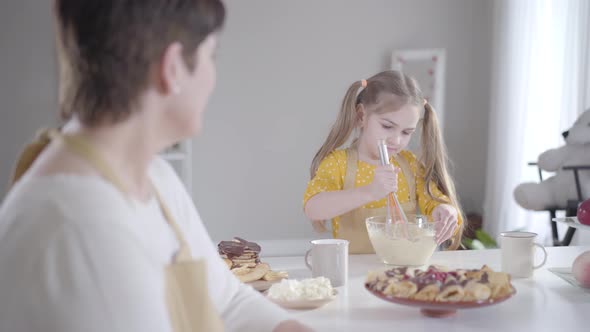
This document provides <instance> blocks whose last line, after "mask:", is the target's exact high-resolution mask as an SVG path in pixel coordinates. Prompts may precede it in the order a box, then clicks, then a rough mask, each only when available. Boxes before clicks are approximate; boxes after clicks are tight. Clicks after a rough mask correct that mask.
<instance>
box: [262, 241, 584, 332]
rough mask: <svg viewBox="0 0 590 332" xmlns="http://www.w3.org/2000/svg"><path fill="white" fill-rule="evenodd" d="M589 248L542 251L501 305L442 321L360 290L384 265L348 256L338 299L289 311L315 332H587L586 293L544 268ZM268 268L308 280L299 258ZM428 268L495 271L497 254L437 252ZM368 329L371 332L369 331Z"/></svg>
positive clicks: (276, 260)
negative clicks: (538, 263)
mask: <svg viewBox="0 0 590 332" xmlns="http://www.w3.org/2000/svg"><path fill="white" fill-rule="evenodd" d="M587 250H590V247H588V246H585V247H550V248H547V252H548V258H547V263H546V265H545V266H544V267H542V268H541V269H539V270H537V271H535V274H534V276H533V277H531V278H528V279H513V281H512V284H513V285H514V287H515V288H516V290H517V293H516V295H514V297H512V298H510V299H508V300H507V301H505V302H503V303H499V304H496V305H493V306H489V307H485V308H476V309H463V310H459V311H458V312H457V314H456V315H454V316H452V317H447V318H430V317H425V316H423V315H422V314H421V313H420V310H419V309H418V308H414V307H406V306H402V305H398V304H394V303H389V302H386V301H383V300H381V299H379V298H377V297H375V296H373V295H372V294H370V293H369V292H368V291H367V290H366V289H365V288H364V281H365V277H366V274H367V271H369V270H377V269H383V268H384V267H385V265H384V264H382V263H381V262H380V261H379V260H378V258H377V257H376V256H375V255H352V256H350V259H349V279H348V284H347V285H346V286H344V287H339V288H338V291H339V294H338V296H337V298H336V299H335V300H334V301H332V302H330V303H328V304H327V305H325V306H324V307H321V308H319V309H315V310H309V311H292V313H293V314H294V315H295V317H296V318H298V319H300V320H301V321H303V322H304V323H306V324H308V325H310V326H312V327H314V328H315V329H316V330H317V331H366V332H369V331H379V330H380V331H403V332H409V331H429V332H444V331H501V332H505V331H535V332H537V331H564V332H573V331H590V291H588V290H584V289H581V288H579V287H574V286H573V285H571V284H569V283H567V282H566V281H564V280H563V279H561V278H559V277H558V276H556V275H554V274H553V273H552V272H550V271H549V270H548V269H549V268H553V267H560V268H561V267H571V265H572V263H573V261H574V259H575V258H576V257H577V256H578V255H579V254H581V253H582V252H584V251H587ZM263 260H264V261H265V262H267V263H269V264H270V266H271V268H272V269H273V270H286V271H288V272H289V275H290V278H292V279H301V278H308V277H311V272H310V271H309V270H307V268H306V267H305V264H304V261H303V257H268V258H264V259H263ZM430 263H431V264H440V265H445V266H449V267H451V268H480V267H481V266H482V265H483V264H487V265H488V266H490V267H491V268H492V269H494V270H498V271H499V270H500V251H499V250H468V251H453V252H436V253H435V254H434V256H433V257H432V259H431V261H430ZM368 329H370V330H368Z"/></svg>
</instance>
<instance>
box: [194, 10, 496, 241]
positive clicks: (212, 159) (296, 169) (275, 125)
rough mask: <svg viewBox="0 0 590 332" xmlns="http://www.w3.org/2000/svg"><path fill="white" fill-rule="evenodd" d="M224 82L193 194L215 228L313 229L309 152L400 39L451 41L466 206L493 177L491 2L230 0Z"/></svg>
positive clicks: (454, 120)
mask: <svg viewBox="0 0 590 332" xmlns="http://www.w3.org/2000/svg"><path fill="white" fill-rule="evenodd" d="M226 3H227V5H228V8H229V20H228V24H227V26H226V28H225V30H224V32H223V35H222V37H221V45H220V50H219V56H218V71H219V73H218V74H219V77H218V79H219V81H218V86H217V90H216V93H215V95H214V97H213V99H212V101H211V103H210V107H209V108H208V111H207V112H208V113H206V116H205V119H206V123H205V130H204V133H203V134H202V135H201V136H200V137H199V138H198V139H197V140H196V144H195V159H194V161H195V164H196V165H195V175H194V186H193V187H194V194H195V200H196V203H197V207H198V208H199V210H200V212H201V214H202V217H203V219H204V221H205V223H206V224H207V227H208V228H209V230H210V232H211V235H212V237H213V238H214V239H228V238H231V237H232V236H234V235H238V236H243V237H246V238H250V239H272V238H276V239H286V238H298V237H311V236H313V233H312V230H311V227H310V226H309V224H308V222H307V220H306V219H305V217H304V215H303V212H302V197H303V192H304V190H305V187H306V184H307V181H308V168H309V164H310V162H311V159H312V157H313V155H314V154H315V152H316V151H317V149H318V148H319V146H320V145H321V143H322V142H323V140H324V138H325V137H326V135H327V133H328V130H329V128H330V126H331V125H332V122H333V121H334V119H335V117H336V113H337V112H338V108H339V105H340V102H341V99H342V97H343V95H344V92H345V91H346V89H347V88H348V86H349V84H350V83H352V82H353V81H354V80H358V79H362V78H366V77H368V76H370V75H372V74H374V73H376V72H378V71H381V70H383V69H387V68H388V66H389V63H390V58H389V55H390V53H391V51H392V50H394V49H403V48H431V47H442V48H446V49H447V57H448V59H447V82H446V86H447V90H446V92H447V96H446V107H445V113H446V119H445V125H446V128H445V136H446V140H447V143H448V146H449V150H450V155H451V158H452V159H453V160H454V162H455V163H456V172H455V174H456V177H457V183H458V189H459V193H460V194H461V196H462V201H463V203H464V205H465V207H466V210H467V211H473V210H475V211H481V206H482V199H483V192H484V190H483V186H484V178H485V166H486V163H485V159H486V152H485V149H486V146H487V126H486V121H487V116H488V104H489V93H488V91H489V86H488V76H489V62H490V53H491V52H490V49H491V45H490V44H491V35H490V34H491V23H492V22H491V19H492V12H491V3H490V1H486V0H477V1H474V0H447V1H432V0H430V1H428V0H403V1H402V0H397V1H392V0H371V1H351V0H348V1H342V0H323V1H313V0H299V1H269V0H250V1H241V0H230V1H227V2H226Z"/></svg>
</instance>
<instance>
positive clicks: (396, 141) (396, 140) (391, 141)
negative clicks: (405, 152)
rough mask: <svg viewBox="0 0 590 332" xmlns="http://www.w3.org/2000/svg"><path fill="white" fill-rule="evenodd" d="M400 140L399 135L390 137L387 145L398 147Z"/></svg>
mask: <svg viewBox="0 0 590 332" xmlns="http://www.w3.org/2000/svg"><path fill="white" fill-rule="evenodd" d="M400 140H401V138H400V137H399V135H395V136H392V137H389V138H388V139H387V144H388V145H393V146H396V145H398V144H399V143H400Z"/></svg>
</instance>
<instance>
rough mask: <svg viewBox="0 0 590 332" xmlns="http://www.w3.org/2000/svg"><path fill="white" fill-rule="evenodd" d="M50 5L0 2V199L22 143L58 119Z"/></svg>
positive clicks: (20, 0)
mask: <svg viewBox="0 0 590 332" xmlns="http://www.w3.org/2000/svg"><path fill="white" fill-rule="evenodd" d="M51 2H52V1H38V0H10V1H1V2H0V75H1V76H0V133H1V135H2V136H1V137H2V139H1V140H0V156H2V158H0V201H1V197H2V196H3V194H4V193H5V192H6V190H7V183H8V180H9V177H10V172H11V170H12V166H13V163H14V160H15V159H16V156H17V154H18V152H19V151H20V149H21V148H22V146H23V145H24V143H25V142H27V141H29V140H30V139H31V138H32V137H33V135H34V133H35V132H36V130H37V128H40V127H42V126H52V125H53V124H54V123H55V122H54V121H55V119H57V85H56V82H57V67H56V64H55V61H56V60H55V53H54V39H53V38H54V37H53V36H54V35H53V30H52V29H53V25H52V16H51Z"/></svg>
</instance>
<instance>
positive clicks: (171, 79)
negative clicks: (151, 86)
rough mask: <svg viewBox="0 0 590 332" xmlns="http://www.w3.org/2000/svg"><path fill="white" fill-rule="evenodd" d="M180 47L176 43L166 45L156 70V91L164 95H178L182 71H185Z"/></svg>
mask: <svg viewBox="0 0 590 332" xmlns="http://www.w3.org/2000/svg"><path fill="white" fill-rule="evenodd" d="M183 61H184V60H183V57H182V45H181V44H180V43H178V42H175V43H172V44H170V45H168V47H167V48H166V49H165V50H164V53H163V54H162V58H161V59H160V62H159V63H158V68H156V76H157V77H156V79H157V84H158V89H159V90H160V91H161V92H162V93H164V94H178V93H180V86H181V81H182V71H183V70H185V68H183V67H184V62H183Z"/></svg>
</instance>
